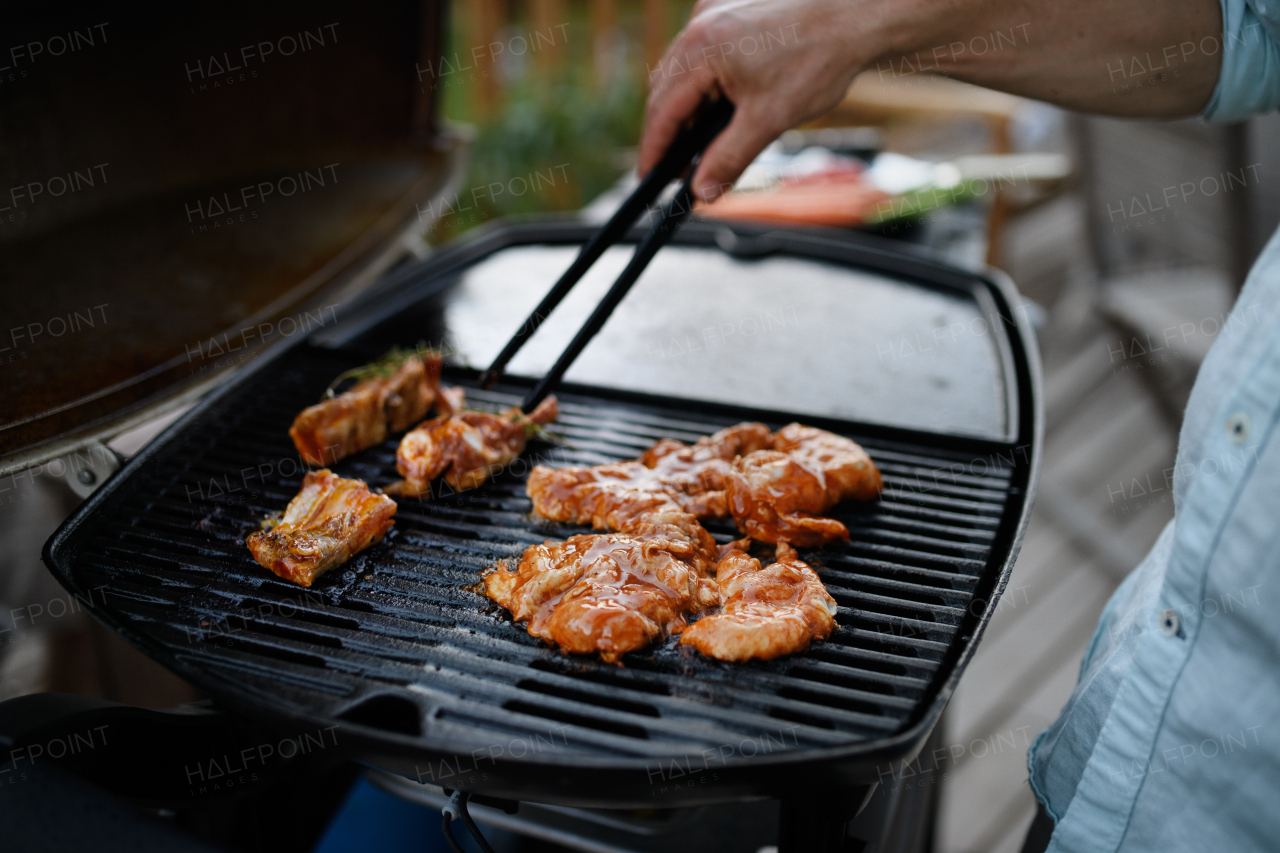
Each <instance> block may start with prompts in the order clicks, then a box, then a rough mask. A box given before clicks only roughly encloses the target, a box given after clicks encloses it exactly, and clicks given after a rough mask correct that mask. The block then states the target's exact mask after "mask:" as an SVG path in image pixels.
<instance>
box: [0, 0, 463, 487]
mask: <svg viewBox="0 0 1280 853" xmlns="http://www.w3.org/2000/svg"><path fill="white" fill-rule="evenodd" d="M24 5H27V6H30V7H31V8H28V9H22V10H11V11H10V12H8V13H6V20H5V23H6V33H7V34H8V41H7V42H6V44H12V45H15V47H14V50H13V51H11V52H7V53H6V57H5V59H3V60H0V65H7V66H8V67H7V68H4V69H2V70H0V73H2V74H3V75H4V77H5V79H4V85H3V86H0V179H2V181H3V183H2V185H3V187H5V190H4V193H5V195H4V196H3V197H2V198H0V315H3V317H4V318H5V323H4V330H3V332H0V362H2V363H3V367H4V376H5V388H6V390H7V391H8V392H9V393H8V395H7V402H8V405H7V406H6V409H5V413H4V415H3V417H0V471H6V470H14V469H18V468H21V467H24V466H26V465H30V464H34V463H37V462H39V461H42V460H43V459H48V458H51V457H53V456H55V455H58V454H60V453H65V452H68V451H69V450H71V449H73V448H74V447H75V446H77V445H79V444H82V443H83V442H84V441H86V440H87V439H89V438H91V437H92V436H94V435H97V434H109V430H110V429H111V428H112V426H113V425H118V424H119V423H120V422H121V421H122V420H123V419H125V418H127V417H129V415H130V413H135V414H136V413H138V410H140V409H143V408H147V407H154V406H155V405H156V404H157V403H158V402H160V401H163V400H166V399H170V398H172V397H173V396H174V395H175V394H178V393H180V392H182V391H183V390H184V389H188V390H189V389H193V388H194V387H195V386H198V385H200V384H201V383H205V382H206V381H207V380H209V379H210V378H211V377H212V376H215V375H217V374H219V373H220V372H221V371H224V370H226V369H227V368H229V367H234V366H239V365H241V364H243V363H246V362H247V360H248V359H249V358H251V357H253V356H255V355H256V354H257V352H258V351H259V350H260V349H261V348H262V347H263V346H264V345H267V346H270V345H275V344H277V343H280V342H282V341H286V340H289V339H291V338H293V339H296V338H299V337H301V336H303V335H305V333H306V332H308V331H311V330H314V329H316V328H323V327H329V326H332V325H333V324H334V322H335V319H336V313H335V311H336V308H337V305H338V304H339V303H340V302H341V301H342V300H343V298H344V297H345V296H349V295H350V293H351V292H353V291H355V290H358V289H359V288H361V287H363V286H365V285H367V284H368V283H369V282H371V281H372V280H373V277H374V276H375V275H376V274H377V273H379V272H380V271H381V270H382V269H384V268H385V266H386V264H387V263H389V262H390V261H391V260H392V259H393V258H394V257H395V255H394V254H388V252H389V250H391V248H392V247H393V246H394V245H395V243H396V241H397V239H398V238H399V237H400V236H401V235H402V234H403V233H404V231H405V229H406V228H411V227H417V223H416V212H415V210H414V203H415V202H418V203H421V202H424V200H425V199H427V198H429V197H431V196H432V195H433V194H435V193H437V192H439V191H441V189H442V188H443V185H444V183H445V181H446V179H447V178H448V177H449V176H450V174H451V173H452V172H456V171H458V169H459V166H458V164H457V163H456V162H454V161H455V160H456V156H455V155H454V154H452V153H451V150H452V149H451V148H450V146H449V145H446V144H444V142H443V140H442V139H441V138H440V137H439V136H438V135H437V134H436V133H435V131H434V128H433V124H432V122H433V117H434V113H435V104H434V89H433V88H432V87H430V86H428V87H420V86H419V84H418V79H417V74H416V73H415V62H421V61H422V54H424V53H426V54H431V55H434V54H436V53H438V52H439V47H438V40H439V36H440V30H441V26H442V24H441V16H442V14H443V4H442V3H439V2H430V3H416V2H408V1H407V0H378V2H374V3H365V4H360V5H359V6H352V5H351V4H342V3H333V2H320V3H315V4H309V5H308V6H307V7H306V8H305V9H298V8H292V7H291V8H285V7H282V6H278V4H276V5H273V4H266V5H265V6H264V4H262V3H258V2H253V3H251V2H244V0H232V2H231V3H230V4H229V5H228V4H222V5H220V6H219V7H218V9H217V11H216V12H212V11H210V12H207V13H206V12H204V11H199V10H196V9H195V8H194V7H178V6H173V7H169V8H163V9H152V8H149V7H148V8H145V9H142V8H139V9H135V10H132V11H131V10H128V9H114V10H111V11H110V12H109V13H108V12H104V11H103V10H102V9H101V8H96V7H91V6H89V5H88V4H70V5H60V6H59V7H58V8H57V9H56V10H55V9H51V8H45V7H44V6H39V5H38V4H35V5H33V4H24ZM116 428H117V429H118V426H117V427H116Z"/></svg>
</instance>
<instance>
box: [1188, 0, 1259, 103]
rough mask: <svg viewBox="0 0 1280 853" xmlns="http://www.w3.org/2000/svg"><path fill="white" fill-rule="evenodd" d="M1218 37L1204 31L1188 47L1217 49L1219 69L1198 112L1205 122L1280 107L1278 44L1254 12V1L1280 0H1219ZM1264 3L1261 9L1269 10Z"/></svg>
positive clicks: (1202, 50)
mask: <svg viewBox="0 0 1280 853" xmlns="http://www.w3.org/2000/svg"><path fill="white" fill-rule="evenodd" d="M1220 2H1221V4H1222V38H1221V39H1218V38H1217V37H1216V36H1205V37H1204V38H1203V39H1201V40H1200V43H1199V44H1198V45H1196V46H1195V47H1194V48H1193V49H1194V50H1198V51H1200V52H1202V53H1206V54H1210V55H1212V54H1214V53H1221V55H1222V70H1221V71H1220V72H1219V74H1218V85H1217V87H1216V88H1215V89H1214V91H1213V97H1212V98H1210V99H1209V103H1208V105H1206V106H1205V108H1204V111H1203V112H1201V114H1200V115H1201V116H1202V117H1203V118H1205V119H1207V120H1209V121H1239V120H1240V119H1242V118H1245V117H1246V116H1248V115H1250V114H1252V113H1263V112H1270V111H1271V110H1274V109H1275V108H1276V107H1278V106H1280V44H1278V43H1277V41H1276V38H1275V37H1274V36H1273V35H1272V28H1271V27H1269V26H1267V23H1269V22H1270V19H1269V18H1268V19H1266V21H1265V22H1264V20H1263V19H1260V18H1259V17H1258V14H1257V13H1256V12H1255V10H1254V2H1261V3H1264V4H1265V6H1270V5H1272V4H1275V5H1280V0H1220ZM1270 11H1271V10H1270V9H1269V8H1265V7H1264V12H1270Z"/></svg>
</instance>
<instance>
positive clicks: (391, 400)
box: [289, 353, 444, 465]
mask: <svg viewBox="0 0 1280 853" xmlns="http://www.w3.org/2000/svg"><path fill="white" fill-rule="evenodd" d="M443 364H444V361H443V359H442V357H441V356H440V355H438V354H436V353H428V354H427V355H426V357H425V358H422V357H419V356H418V355H416V354H415V355H410V356H408V357H407V358H404V359H403V361H402V362H400V363H399V364H398V366H387V367H386V370H387V371H388V372H389V375H387V376H373V377H369V378H366V379H362V380H361V381H359V382H357V383H356V384H355V385H354V386H353V387H352V388H351V389H350V390H348V391H345V392H343V393H342V394H339V395H338V396H336V397H334V398H333V399H331V400H325V401H324V402H323V403H317V404H316V405H314V406H310V407H308V408H306V409H303V410H302V412H301V413H300V414H299V415H298V417H296V418H295V419H294V421H293V426H291V427H290V428H289V437H290V438H292V439H293V445H294V447H296V448H297V449H298V453H299V455H301V456H302V459H303V461H305V462H306V463H307V464H308V465H332V464H333V463H334V462H337V461H338V460H339V459H342V458H343V457H346V456H350V455H351V454H352V453H355V452H356V451H359V450H364V449H365V448H366V447H372V446H373V445H375V444H378V443H379V442H381V441H383V440H384V439H385V438H386V437H387V435H388V434H389V433H393V432H399V431H401V430H406V429H408V428H409V427H411V426H413V425H414V424H416V423H417V422H418V421H420V420H422V419H423V418H424V417H426V415H427V411H428V410H429V409H430V408H431V404H432V402H433V401H434V400H435V398H436V389H437V387H438V386H439V384H440V371H441V369H442V367H443ZM392 371H393V372H392Z"/></svg>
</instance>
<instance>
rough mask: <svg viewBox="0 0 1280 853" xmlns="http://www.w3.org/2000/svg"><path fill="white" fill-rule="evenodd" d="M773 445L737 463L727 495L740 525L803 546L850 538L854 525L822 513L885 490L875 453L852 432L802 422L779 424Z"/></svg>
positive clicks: (750, 531)
mask: <svg viewBox="0 0 1280 853" xmlns="http://www.w3.org/2000/svg"><path fill="white" fill-rule="evenodd" d="M773 447H774V449H773V450H758V451H756V452H754V453H749V454H747V455H746V456H741V457H739V458H738V459H737V460H736V461H735V462H734V463H733V471H732V472H731V474H730V476H729V478H728V482H727V485H726V489H725V497H726V499H727V502H728V507H729V512H730V514H731V515H732V516H733V520H734V522H735V523H737V525H738V529H739V530H741V531H742V532H744V533H746V534H747V535H748V536H750V537H751V538H752V539H759V540H761V541H763V542H789V543H791V544H792V545H796V546H799V547H814V546H818V545H824V544H826V543H828V542H835V541H841V540H842V541H848V539H849V530H848V528H846V527H845V526H844V525H843V524H841V523H840V522H839V521H836V520H835V519H833V518H821V517H818V516H817V513H822V512H826V511H827V510H829V509H831V507H833V506H835V505H836V504H837V503H839V502H840V501H842V500H845V499H846V498H855V499H858V500H870V499H871V498H874V497H875V496H876V495H878V494H880V490H881V488H882V483H881V479H880V472H879V471H878V470H877V469H876V466H875V464H874V463H873V462H872V461H871V457H869V456H868V455H867V453H866V451H864V450H863V449H862V448H861V447H860V446H858V445H857V444H856V443H854V442H852V441H850V440H849V439H847V438H843V437H841V436H838V435H835V434H834V433H830V432H827V431H825V430H820V429H815V428H813V427H806V426H801V425H800V424H790V425H788V426H785V427H783V428H782V429H781V430H779V431H778V433H777V434H776V435H775V436H774V438H773Z"/></svg>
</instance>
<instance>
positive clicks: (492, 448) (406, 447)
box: [386, 393, 560, 496]
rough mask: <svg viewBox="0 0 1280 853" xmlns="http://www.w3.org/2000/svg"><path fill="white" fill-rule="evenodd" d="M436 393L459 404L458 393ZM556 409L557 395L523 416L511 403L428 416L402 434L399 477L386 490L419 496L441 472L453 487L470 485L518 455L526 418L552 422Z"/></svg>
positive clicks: (536, 421)
mask: <svg viewBox="0 0 1280 853" xmlns="http://www.w3.org/2000/svg"><path fill="white" fill-rule="evenodd" d="M441 396H442V397H443V398H444V399H446V400H448V401H449V402H448V405H449V406H450V407H451V408H454V409H456V408H460V407H461V403H462V400H461V397H460V396H458V397H456V398H455V397H453V396H451V394H450V393H446V394H442V395H441ZM559 411H560V410H559V407H558V405H557V403H556V398H555V397H548V398H547V399H546V400H544V401H543V402H542V403H541V404H540V405H539V406H538V407H537V408H536V409H534V410H533V412H532V413H531V414H529V415H528V416H526V415H524V414H523V413H522V412H521V411H520V410H519V409H516V408H512V409H508V410H507V411H505V412H503V413H502V414H491V413H489V412H465V411H464V412H458V413H457V414H446V415H441V416H440V417H438V418H433V419H432V420H429V421H427V422H426V423H424V424H421V425H419V426H418V427H417V428H416V429H414V430H412V431H410V432H409V433H408V434H407V435H405V437H404V438H403V439H401V441H400V447H399V449H398V450H397V451H396V469H397V470H398V471H399V472H400V474H401V475H402V476H403V477H404V480H402V481H401V482H399V483H395V484H393V485H392V486H390V487H388V488H387V490H386V491H387V492H388V493H390V494H395V495H406V496H413V495H421V494H424V493H427V492H429V490H430V485H431V481H432V480H434V479H436V478H437V477H440V476H441V475H443V476H444V479H445V482H447V483H448V484H449V485H450V486H452V487H453V488H454V490H455V491H462V490H463V489H473V488H475V487H476V486H479V485H480V484H481V483H483V482H484V481H485V480H487V479H489V478H490V477H492V476H493V475H494V474H496V473H497V472H498V471H501V470H502V469H503V468H504V467H505V466H506V465H507V463H508V462H510V461H511V460H512V459H515V458H516V457H517V456H519V455H520V453H521V452H522V451H523V450H524V445H525V435H526V433H525V427H526V425H527V424H528V423H533V424H548V423H551V422H552V421H554V420H555V419H556V418H557V417H558V416H559Z"/></svg>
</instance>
